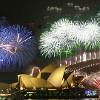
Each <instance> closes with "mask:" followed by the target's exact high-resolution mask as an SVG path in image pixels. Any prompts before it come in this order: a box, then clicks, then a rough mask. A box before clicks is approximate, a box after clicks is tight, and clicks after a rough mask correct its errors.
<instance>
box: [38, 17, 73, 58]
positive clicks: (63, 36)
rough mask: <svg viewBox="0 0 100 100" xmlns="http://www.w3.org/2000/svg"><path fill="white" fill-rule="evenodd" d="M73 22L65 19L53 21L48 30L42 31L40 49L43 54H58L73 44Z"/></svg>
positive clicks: (49, 55)
mask: <svg viewBox="0 0 100 100" xmlns="http://www.w3.org/2000/svg"><path fill="white" fill-rule="evenodd" d="M73 27H74V23H72V22H71V21H69V20H67V19H61V20H58V21H57V22H55V23H54V24H53V25H52V26H51V28H50V31H49V32H48V31H46V32H44V33H43V34H42V35H41V36H40V47H39V48H40V50H41V53H42V54H43V55H45V56H48V57H51V56H56V54H57V55H58V54H59V53H60V52H61V51H62V50H65V49H70V48H72V47H73V45H74V38H73V35H72V34H71V33H72V28H73Z"/></svg>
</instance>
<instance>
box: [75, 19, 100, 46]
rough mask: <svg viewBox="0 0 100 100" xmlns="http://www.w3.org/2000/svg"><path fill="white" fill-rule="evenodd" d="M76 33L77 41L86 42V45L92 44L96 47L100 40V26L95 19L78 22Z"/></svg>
mask: <svg viewBox="0 0 100 100" xmlns="http://www.w3.org/2000/svg"><path fill="white" fill-rule="evenodd" d="M74 33H75V34H73V35H74V36H75V37H76V38H77V41H79V42H80V43H84V45H87V44H91V46H92V48H95V46H96V45H97V44H98V42H100V41H99V39H100V27H99V25H98V23H97V22H96V21H95V20H92V21H91V22H82V23H77V24H76V30H74Z"/></svg>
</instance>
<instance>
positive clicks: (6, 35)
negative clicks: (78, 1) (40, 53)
mask: <svg viewBox="0 0 100 100" xmlns="http://www.w3.org/2000/svg"><path fill="white" fill-rule="evenodd" d="M35 54H36V39H35V37H33V36H32V32H31V31H29V30H28V29H27V28H25V27H23V26H19V25H13V26H8V27H6V28H3V29H2V30H1V31H0V70H1V71H5V70H16V69H17V68H18V69H20V67H25V66H27V65H29V64H30V63H31V62H32V60H33V59H34V57H35Z"/></svg>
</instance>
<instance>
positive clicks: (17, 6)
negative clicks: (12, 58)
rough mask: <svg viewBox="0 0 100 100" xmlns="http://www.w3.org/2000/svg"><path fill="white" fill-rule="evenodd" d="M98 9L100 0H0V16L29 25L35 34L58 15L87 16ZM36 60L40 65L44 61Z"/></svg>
mask: <svg viewBox="0 0 100 100" xmlns="http://www.w3.org/2000/svg"><path fill="white" fill-rule="evenodd" d="M99 10H100V0H0V17H2V16H4V17H5V18H6V19H7V20H8V22H10V23H14V24H15V23H16V24H17V23H19V24H25V25H30V26H31V27H32V28H33V30H34V33H36V34H37V31H39V30H41V29H42V28H43V27H44V26H46V24H48V23H49V22H52V21H54V20H57V18H59V17H63V16H64V17H65V16H72V17H73V16H80V17H83V18H88V17H89V16H96V14H97V13H98V11H99ZM38 57H40V56H38ZM38 60H39V62H41V63H40V65H41V64H42V63H43V61H44V60H42V61H40V60H41V58H40V59H38ZM36 63H38V62H36ZM41 66H42V65H41ZM29 70H30V69H29Z"/></svg>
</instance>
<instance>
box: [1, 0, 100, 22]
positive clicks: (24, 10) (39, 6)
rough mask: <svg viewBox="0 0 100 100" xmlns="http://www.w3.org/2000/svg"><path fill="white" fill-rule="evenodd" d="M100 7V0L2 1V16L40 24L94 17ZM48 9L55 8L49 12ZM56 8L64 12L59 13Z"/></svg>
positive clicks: (12, 19) (11, 19)
mask: <svg viewBox="0 0 100 100" xmlns="http://www.w3.org/2000/svg"><path fill="white" fill-rule="evenodd" d="M68 3H69V4H68ZM70 3H72V5H70ZM99 5H100V0H2V1H0V16H5V17H6V18H7V19H8V20H10V21H12V22H21V23H24V22H32V21H33V22H37V23H39V21H40V22H41V21H42V22H43V21H44V22H45V20H46V21H47V20H48V18H51V19H52V18H53V17H56V16H66V15H72V16H74V15H75V14H82V15H87V14H90V15H93V14H95V13H96V12H97V11H98V9H99V8H100V6H99ZM75 6H76V8H75ZM77 6H80V8H83V7H89V10H86V11H81V10H80V9H78V8H77ZM48 7H49V8H50V7H54V8H53V10H52V8H50V9H49V10H47V8H48ZM56 7H57V8H58V10H59V8H61V9H62V10H61V11H57V9H56Z"/></svg>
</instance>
